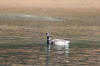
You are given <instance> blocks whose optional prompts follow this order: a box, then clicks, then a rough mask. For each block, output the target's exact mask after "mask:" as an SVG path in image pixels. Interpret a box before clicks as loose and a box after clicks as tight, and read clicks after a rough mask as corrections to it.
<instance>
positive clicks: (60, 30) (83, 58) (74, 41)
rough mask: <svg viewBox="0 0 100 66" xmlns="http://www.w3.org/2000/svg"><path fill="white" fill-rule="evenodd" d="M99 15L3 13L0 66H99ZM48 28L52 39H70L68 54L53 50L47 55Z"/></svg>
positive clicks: (0, 19) (0, 24) (0, 23)
mask: <svg viewBox="0 0 100 66" xmlns="http://www.w3.org/2000/svg"><path fill="white" fill-rule="evenodd" d="M66 14H68V13H66ZM60 18H61V19H60ZM99 18H100V15H98V14H97V15H94V14H93V15H88V14H85V15H84V14H82V15H79V14H78V15H73V14H71V15H65V13H64V16H58V17H57V16H56V17H55V16H46V15H44V16H39V15H29V14H23V13H21V14H20V13H18V14H16V13H10V14H9V13H2V14H0V66H100V19H99ZM61 20H62V21H61ZM48 26H49V28H48ZM48 31H49V32H50V34H51V36H52V38H59V39H67V40H70V41H71V43H70V47H69V53H68V54H66V53H62V54H59V53H57V52H61V51H56V50H54V49H53V50H51V51H50V52H49V55H48V56H47V50H46V35H45V33H46V32H48ZM47 58H49V59H47Z"/></svg>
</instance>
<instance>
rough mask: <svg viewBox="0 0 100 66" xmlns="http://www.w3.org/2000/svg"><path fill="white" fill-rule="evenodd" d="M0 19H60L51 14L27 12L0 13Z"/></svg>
mask: <svg viewBox="0 0 100 66" xmlns="http://www.w3.org/2000/svg"><path fill="white" fill-rule="evenodd" d="M0 19H1V20H2V19H6V20H10V21H12V20H13V21H39V22H40V21H50V22H52V21H61V19H59V18H56V17H51V16H37V15H29V14H13V13H11V14H0Z"/></svg>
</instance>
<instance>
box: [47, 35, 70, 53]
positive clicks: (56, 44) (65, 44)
mask: <svg viewBox="0 0 100 66" xmlns="http://www.w3.org/2000/svg"><path fill="white" fill-rule="evenodd" d="M46 35H47V44H48V46H49V49H50V48H51V47H53V48H54V49H55V50H57V51H62V50H64V51H65V53H69V43H70V41H69V40H66V39H51V37H50V35H49V33H46Z"/></svg>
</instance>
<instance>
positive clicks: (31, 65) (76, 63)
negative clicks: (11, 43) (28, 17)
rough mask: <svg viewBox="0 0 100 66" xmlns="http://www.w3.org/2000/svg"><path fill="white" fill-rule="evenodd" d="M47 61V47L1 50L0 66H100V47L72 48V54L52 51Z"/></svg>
mask: <svg viewBox="0 0 100 66" xmlns="http://www.w3.org/2000/svg"><path fill="white" fill-rule="evenodd" d="M94 46H96V45H94ZM48 57H49V59H48V61H47V56H46V46H42V45H41V46H30V47H27V46H26V47H25V46H22V47H15V48H7V47H6V48H5V47H1V48H0V66H46V63H47V62H48V66H99V65H100V48H99V47H92V46H90V47H79V46H77V44H76V46H75V45H74V46H71V47H70V53H69V54H68V55H66V54H64V53H63V54H57V53H56V51H55V50H51V51H50V56H48Z"/></svg>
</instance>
